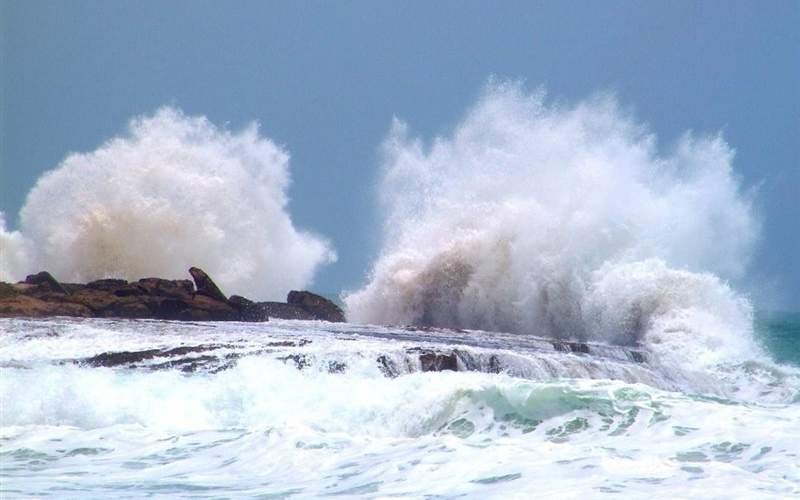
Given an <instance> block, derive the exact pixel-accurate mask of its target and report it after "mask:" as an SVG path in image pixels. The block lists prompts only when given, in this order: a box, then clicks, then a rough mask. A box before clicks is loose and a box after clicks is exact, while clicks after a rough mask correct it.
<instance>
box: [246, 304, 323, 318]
mask: <svg viewBox="0 0 800 500" xmlns="http://www.w3.org/2000/svg"><path fill="white" fill-rule="evenodd" d="M255 308H256V309H257V310H258V311H260V312H261V313H263V314H264V315H265V316H267V317H270V318H280V319H318V318H317V317H316V316H315V315H314V314H312V313H310V312H308V311H306V310H305V309H303V308H302V307H300V306H296V305H292V304H286V303H285V302H256V303H255Z"/></svg>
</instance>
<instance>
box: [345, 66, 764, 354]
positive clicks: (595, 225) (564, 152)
mask: <svg viewBox="0 0 800 500" xmlns="http://www.w3.org/2000/svg"><path fill="white" fill-rule="evenodd" d="M732 159H733V150H732V149H731V148H730V147H729V146H728V145H727V144H726V143H725V141H724V140H723V139H722V138H721V137H720V136H709V137H695V136H693V135H692V134H690V133H686V134H684V135H683V137H681V138H680V140H679V141H678V142H677V145H676V146H675V147H674V148H673V150H672V151H670V152H669V153H668V154H663V153H660V152H659V151H658V148H657V145H656V139H655V137H654V136H653V135H652V134H651V133H649V132H648V131H647V128H646V127H644V126H642V125H640V124H638V123H636V122H635V121H634V120H633V119H632V118H631V117H629V116H628V115H626V114H625V113H623V112H622V111H621V110H620V107H619V105H618V104H617V103H616V101H615V100H614V99H613V98H612V97H608V96H599V97H595V98H592V99H589V100H586V101H583V102H580V103H578V104H577V105H574V106H566V105H560V104H550V103H548V102H547V101H546V99H545V96H544V93H543V92H536V93H533V94H529V93H526V92H525V91H524V90H523V89H522V87H521V86H520V85H519V84H516V83H508V82H498V81H494V82H492V83H491V84H490V85H489V86H488V88H487V90H486V92H485V93H484V95H483V96H482V98H481V99H480V100H479V102H478V103H477V105H476V106H475V107H474V108H473V109H472V110H470V111H469V112H468V113H467V115H466V117H465V118H464V120H463V121H462V122H461V123H460V124H459V125H458V126H457V127H456V129H455V130H454V131H453V133H452V134H451V135H450V136H448V137H438V138H436V139H435V140H434V141H433V142H432V143H431V144H430V145H429V146H426V145H425V144H423V142H422V141H421V140H419V139H416V138H413V137H411V136H410V134H409V131H408V127H407V126H406V125H405V124H403V123H401V122H399V121H396V122H395V124H394V126H393V128H392V131H391V133H390V134H389V137H388V138H387V140H386V142H385V144H384V163H383V168H384V172H383V180H382V185H381V187H380V195H381V200H382V203H383V206H384V209H385V212H386V218H385V220H386V225H385V243H384V247H383V250H382V252H381V254H380V256H379V258H378V259H377V261H376V263H375V264H374V267H373V269H372V271H371V274H370V276H369V280H368V283H367V284H366V285H365V286H364V288H362V289H361V290H359V291H357V292H355V293H352V294H350V295H348V296H347V297H346V298H345V302H346V304H347V308H348V314H349V318H350V319H351V320H355V321H359V322H366V323H395V324H398V323H399V324H428V325H435V326H442V327H458V328H478V329H486V330H501V331H512V332H521V333H531V334H538V335H548V336H554V337H580V338H599V339H600V340H606V341H614V342H623V343H633V342H639V341H642V340H649V338H648V339H645V337H646V336H647V335H648V332H656V330H658V331H662V332H663V331H665V329H666V330H669V329H670V328H672V327H671V326H665V325H664V324H663V323H664V321H666V319H665V318H676V317H678V316H680V314H679V311H683V312H687V311H692V310H702V311H705V312H706V313H707V314H708V315H711V316H713V317H717V318H721V319H719V321H718V322H719V323H720V324H724V326H725V327H726V328H729V327H731V325H733V326H735V327H736V329H747V328H749V324H748V323H747V322H748V321H749V317H750V309H749V307H750V306H749V304H748V303H747V301H745V300H742V299H741V298H739V297H738V296H736V294H735V293H733V292H732V291H731V290H730V289H729V288H728V287H727V285H725V283H724V282H723V281H721V280H720V279H719V278H716V277H715V276H713V275H712V274H702V273H706V272H708V273H715V274H717V275H720V276H726V277H738V276H741V275H742V274H743V272H744V270H745V268H746V265H747V262H748V260H749V257H750V254H751V250H752V248H753V246H754V243H755V241H756V239H757V236H758V232H759V224H758V222H757V220H756V219H755V217H754V215H753V209H752V203H751V200H750V198H749V197H748V196H747V195H745V194H743V193H742V190H741V189H740V185H739V181H738V179H737V178H736V176H735V175H734V172H733V169H732V166H731V162H732ZM707 325H708V322H706V326H707ZM656 326H658V328H656Z"/></svg>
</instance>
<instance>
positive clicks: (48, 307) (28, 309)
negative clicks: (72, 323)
mask: <svg viewBox="0 0 800 500" xmlns="http://www.w3.org/2000/svg"><path fill="white" fill-rule="evenodd" d="M18 316H25V317H43V316H79V317H90V316H93V314H92V311H91V310H90V309H89V308H88V307H85V306H83V305H81V304H73V303H69V302H45V301H44V300H41V299H37V298H36V297H31V296H29V295H22V294H19V295H16V296H13V297H6V298H4V299H2V300H0V317H18Z"/></svg>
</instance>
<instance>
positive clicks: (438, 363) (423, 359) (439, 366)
mask: <svg viewBox="0 0 800 500" xmlns="http://www.w3.org/2000/svg"><path fill="white" fill-rule="evenodd" d="M419 363H420V369H421V370H422V371H424V372H441V371H445V370H449V371H458V357H457V356H456V354H455V353H454V352H451V353H441V352H434V351H422V352H421V353H420V355H419Z"/></svg>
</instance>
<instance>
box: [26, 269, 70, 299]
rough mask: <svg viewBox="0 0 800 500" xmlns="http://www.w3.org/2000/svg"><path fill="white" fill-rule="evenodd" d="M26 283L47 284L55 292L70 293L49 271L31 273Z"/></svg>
mask: <svg viewBox="0 0 800 500" xmlns="http://www.w3.org/2000/svg"><path fill="white" fill-rule="evenodd" d="M25 283H28V284H29V285H47V286H48V287H50V289H52V290H53V291H54V292H58V293H63V294H65V295H68V294H69V292H68V291H67V290H66V289H65V288H64V287H63V286H61V283H59V282H58V280H56V279H55V278H54V277H53V275H52V274H50V273H48V272H47V271H42V272H40V273H36V274H30V275H28V276H27V277H26V278H25Z"/></svg>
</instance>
